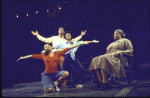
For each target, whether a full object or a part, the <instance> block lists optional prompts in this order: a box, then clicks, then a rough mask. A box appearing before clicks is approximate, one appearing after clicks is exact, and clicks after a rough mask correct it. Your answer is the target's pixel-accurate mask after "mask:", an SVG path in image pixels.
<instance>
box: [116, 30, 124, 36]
mask: <svg viewBox="0 0 150 98" xmlns="http://www.w3.org/2000/svg"><path fill="white" fill-rule="evenodd" d="M115 31H116V32H118V33H119V34H120V35H121V37H125V36H126V34H125V33H124V32H123V31H122V30H121V29H116V30H115Z"/></svg>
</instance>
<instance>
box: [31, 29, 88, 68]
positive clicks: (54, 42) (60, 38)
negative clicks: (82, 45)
mask: <svg viewBox="0 0 150 98" xmlns="http://www.w3.org/2000/svg"><path fill="white" fill-rule="evenodd" d="M31 33H32V34H33V35H35V36H36V37H37V38H38V39H39V40H40V41H42V42H45V43H52V46H53V47H55V46H56V45H58V44H60V43H62V42H67V40H66V39H65V38H64V33H65V31H64V28H63V27H59V29H58V35H57V36H51V37H49V38H44V37H42V36H41V35H39V34H38V31H37V30H36V32H34V31H31ZM85 33H86V30H85V31H84V32H83V31H81V35H80V36H78V37H76V38H74V39H72V41H74V42H77V41H78V40H80V39H81V38H82V36H84V35H85ZM53 51H54V52H57V50H56V49H54V50H53ZM63 61H64V57H63V56H61V57H60V59H59V65H60V67H61V69H62V64H63Z"/></svg>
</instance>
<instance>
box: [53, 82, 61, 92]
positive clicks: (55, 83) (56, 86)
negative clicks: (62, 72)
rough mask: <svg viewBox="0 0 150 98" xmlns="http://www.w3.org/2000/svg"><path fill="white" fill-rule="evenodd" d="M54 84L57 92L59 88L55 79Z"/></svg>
mask: <svg viewBox="0 0 150 98" xmlns="http://www.w3.org/2000/svg"><path fill="white" fill-rule="evenodd" d="M54 86H55V88H56V91H57V92H59V91H60V89H59V88H58V82H57V81H55V82H54Z"/></svg>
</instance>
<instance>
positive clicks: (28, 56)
mask: <svg viewBox="0 0 150 98" xmlns="http://www.w3.org/2000/svg"><path fill="white" fill-rule="evenodd" d="M31 57H32V55H27V56H21V57H20V58H19V59H18V60H17V62H18V61H19V60H21V59H27V58H31Z"/></svg>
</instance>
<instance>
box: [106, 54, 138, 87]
mask: <svg viewBox="0 0 150 98" xmlns="http://www.w3.org/2000/svg"><path fill="white" fill-rule="evenodd" d="M123 57H126V58H127V59H128V61H127V62H126V63H125V62H124V61H123ZM133 57H134V56H133V54H127V53H123V52H121V53H120V62H121V63H122V65H123V67H124V70H125V72H126V75H127V78H128V79H127V81H128V83H121V82H120V79H119V78H118V79H117V78H116V77H114V76H110V79H109V82H110V83H111V84H115V85H127V86H129V85H134V84H136V83H137V81H134V82H132V83H131V72H132V67H133V66H132V59H133Z"/></svg>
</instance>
